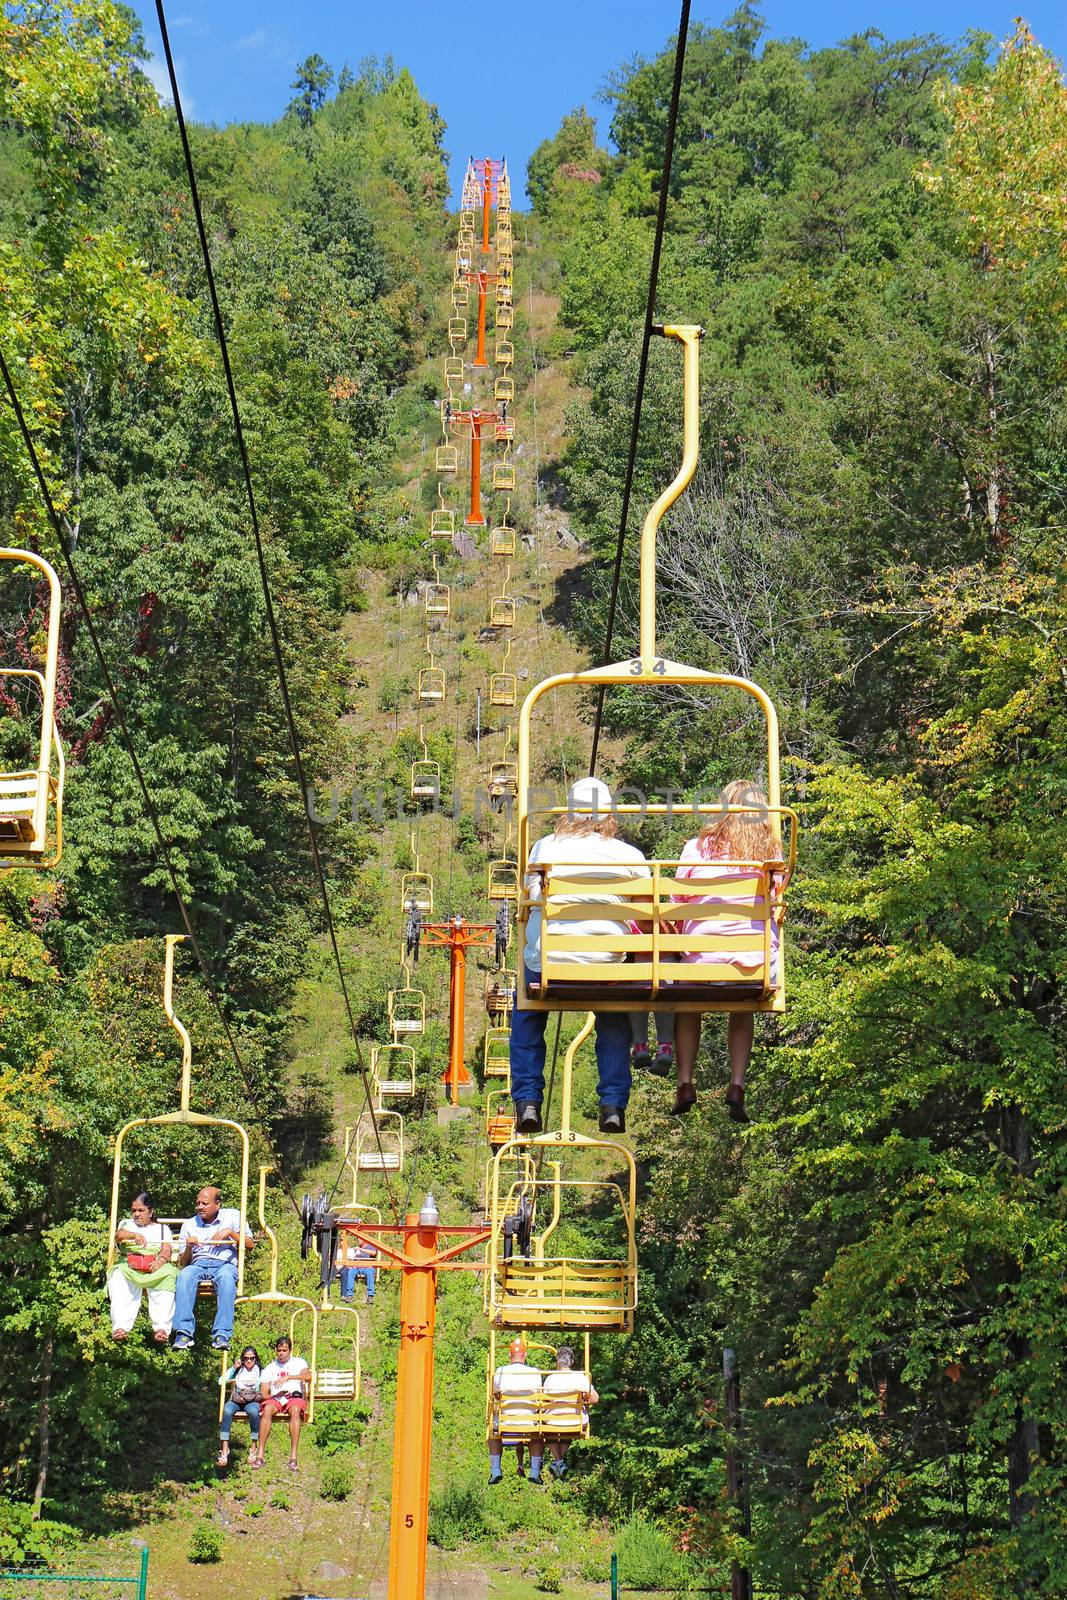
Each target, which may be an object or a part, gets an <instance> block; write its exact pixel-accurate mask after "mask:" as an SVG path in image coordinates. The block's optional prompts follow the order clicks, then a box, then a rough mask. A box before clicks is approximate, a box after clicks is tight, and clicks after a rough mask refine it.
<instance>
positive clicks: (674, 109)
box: [589, 0, 690, 777]
mask: <svg viewBox="0 0 1067 1600" xmlns="http://www.w3.org/2000/svg"><path fill="white" fill-rule="evenodd" d="M689 6H690V0H682V12H681V16H680V18H679V21H678V42H677V45H676V47H675V52H674V81H673V83H672V85H671V101H670V106H669V108H668V111H667V136H666V141H665V144H664V148H663V171H662V175H661V178H660V190H659V205H658V207H657V210H656V234H655V238H654V240H653V244H652V265H651V267H650V269H649V275H648V298H647V300H646V302H645V327H644V333H643V334H642V337H641V359H640V361H639V362H638V367H637V388H636V391H635V393H634V416H633V424H632V426H631V429H630V452H629V455H628V457H627V461H626V477H625V479H624V481H623V490H622V512H621V515H620V517H619V537H618V541H617V543H616V546H615V565H614V570H613V572H612V577H611V598H610V600H609V601H608V623H607V630H606V633H605V638H604V657H603V660H602V661H601V663H600V665H601V666H602V667H606V666H607V665H608V664H609V662H610V661H611V646H612V641H613V638H614V634H615V616H616V613H617V611H618V604H619V580H620V578H621V576H622V557H623V551H624V549H625V545H626V525H627V523H628V521H629V518H630V497H631V495H632V494H633V486H634V467H635V464H636V461H637V441H638V435H639V434H640V431H641V407H642V405H643V403H644V398H645V380H646V378H647V376H648V353H649V349H650V347H651V344H652V327H653V324H654V322H655V317H656V290H657V288H658V287H659V262H660V255H661V253H662V250H663V233H664V229H665V227H666V222H667V198H668V191H669V189H670V183H671V167H672V165H673V162H674V136H675V131H676V129H677V126H678V101H679V99H680V97H681V92H682V72H683V68H684V66H685V45H686V38H687V35H688V33H689ZM605 690H606V686H605V685H604V684H601V685H600V687H599V688H598V689H597V699H596V717H595V720H594V723H593V743H592V748H591V749H590V752H589V776H590V777H592V776H593V773H594V772H595V771H596V758H597V752H598V750H599V748H600V731H601V726H602V723H603V718H604V695H605Z"/></svg>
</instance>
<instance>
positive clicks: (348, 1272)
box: [338, 1267, 377, 1300]
mask: <svg viewBox="0 0 1067 1600" xmlns="http://www.w3.org/2000/svg"><path fill="white" fill-rule="evenodd" d="M376 1271H377V1268H376V1267H342V1268H341V1270H340V1272H339V1273H338V1277H339V1278H340V1280H341V1299H342V1300H351V1299H353V1298H354V1296H355V1293H356V1279H357V1278H362V1279H363V1282H364V1283H365V1284H366V1285H367V1299H368V1300H373V1299H374V1274H375V1272H376Z"/></svg>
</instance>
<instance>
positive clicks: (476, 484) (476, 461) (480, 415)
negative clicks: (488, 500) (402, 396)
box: [448, 409, 500, 528]
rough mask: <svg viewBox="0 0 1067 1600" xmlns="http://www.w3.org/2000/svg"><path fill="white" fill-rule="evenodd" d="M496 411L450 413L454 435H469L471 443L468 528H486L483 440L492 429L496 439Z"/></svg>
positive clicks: (449, 420)
mask: <svg viewBox="0 0 1067 1600" xmlns="http://www.w3.org/2000/svg"><path fill="white" fill-rule="evenodd" d="M499 420H500V419H499V417H498V415H497V413H496V411H495V410H494V411H479V410H476V409H475V410H471V411H452V410H449V412H448V425H449V427H450V428H451V430H452V432H453V433H468V432H469V434H470V441H471V508H470V512H469V513H468V515H467V516H466V517H465V518H464V521H465V522H466V524H467V527H468V528H484V527H485V515H484V513H483V511H482V438H483V435H484V434H485V433H486V432H487V431H488V430H489V429H492V432H491V433H490V434H489V437H490V438H495V437H496V425H497V423H498V421H499Z"/></svg>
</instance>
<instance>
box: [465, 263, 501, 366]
mask: <svg viewBox="0 0 1067 1600" xmlns="http://www.w3.org/2000/svg"><path fill="white" fill-rule="evenodd" d="M497 276H498V275H497V273H495V272H468V273H467V274H466V278H467V282H468V283H476V284H477V285H478V348H477V350H476V351H475V353H474V360H473V361H472V362H471V366H472V367H487V366H488V365H489V362H488V361H487V360H486V355H485V291H486V290H487V289H488V287H489V285H490V284H491V283H496V282H497Z"/></svg>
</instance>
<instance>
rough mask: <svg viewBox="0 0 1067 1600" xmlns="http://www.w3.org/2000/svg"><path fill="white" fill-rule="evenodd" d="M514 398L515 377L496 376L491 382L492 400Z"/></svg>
mask: <svg viewBox="0 0 1067 1600" xmlns="http://www.w3.org/2000/svg"><path fill="white" fill-rule="evenodd" d="M514 398H515V379H514V378H507V377H504V378H497V380H496V382H495V383H494V384H493V399H494V400H514Z"/></svg>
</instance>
